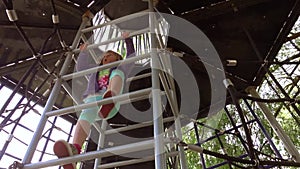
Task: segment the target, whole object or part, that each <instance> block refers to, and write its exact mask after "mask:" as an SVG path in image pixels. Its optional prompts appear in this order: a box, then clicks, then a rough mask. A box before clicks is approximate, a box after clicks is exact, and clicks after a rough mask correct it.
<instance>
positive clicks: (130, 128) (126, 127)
mask: <svg viewBox="0 0 300 169" xmlns="http://www.w3.org/2000/svg"><path fill="white" fill-rule="evenodd" d="M170 121H174V117H167V118H164V119H163V122H164V123H166V122H170ZM152 124H153V121H147V122H143V123H139V124H133V125H129V126H125V127H120V128H117V129H110V130H106V131H105V132H104V133H105V134H114V133H120V132H124V131H128V130H133V129H138V128H142V127H147V126H151V125H152Z"/></svg>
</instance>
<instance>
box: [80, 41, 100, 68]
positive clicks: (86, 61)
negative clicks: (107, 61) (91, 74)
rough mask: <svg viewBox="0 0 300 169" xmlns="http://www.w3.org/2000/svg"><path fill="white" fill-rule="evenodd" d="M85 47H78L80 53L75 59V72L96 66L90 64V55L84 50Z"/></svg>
mask: <svg viewBox="0 0 300 169" xmlns="http://www.w3.org/2000/svg"><path fill="white" fill-rule="evenodd" d="M85 47H86V44H84V45H83V46H81V47H80V49H81V52H80V53H79V56H78V58H77V64H76V69H77V71H82V70H85V69H89V68H92V67H95V66H97V64H96V63H91V62H90V60H91V55H90V53H89V52H88V51H87V50H85Z"/></svg>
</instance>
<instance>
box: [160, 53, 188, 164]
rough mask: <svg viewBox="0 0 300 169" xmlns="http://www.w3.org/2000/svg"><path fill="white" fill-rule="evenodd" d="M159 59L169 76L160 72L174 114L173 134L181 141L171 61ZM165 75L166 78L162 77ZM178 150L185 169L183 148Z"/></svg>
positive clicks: (168, 58)
mask: <svg viewBox="0 0 300 169" xmlns="http://www.w3.org/2000/svg"><path fill="white" fill-rule="evenodd" d="M160 58H161V62H162V64H163V65H162V67H163V69H164V70H165V71H166V72H167V71H168V73H169V74H165V73H164V71H160V73H161V74H160V79H161V82H162V85H163V87H164V90H165V91H166V95H167V99H168V101H169V104H170V106H171V110H172V112H173V114H174V117H175V132H176V136H177V138H178V139H179V140H182V132H181V128H182V126H181V121H180V112H179V109H178V103H177V97H176V91H175V90H176V89H175V84H174V80H173V79H172V76H171V75H172V73H173V72H172V67H171V61H170V55H168V54H162V56H161V57H160ZM164 75H166V77H167V79H166V77H165V76H164ZM167 80H168V82H169V84H170V88H171V90H170V89H169V87H168V85H167ZM178 150H179V159H180V167H181V169H186V168H187V164H186V158H185V154H184V147H183V146H182V145H179V146H178Z"/></svg>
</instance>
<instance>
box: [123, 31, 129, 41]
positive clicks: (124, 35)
mask: <svg viewBox="0 0 300 169" xmlns="http://www.w3.org/2000/svg"><path fill="white" fill-rule="evenodd" d="M129 34H130V33H129V32H123V33H122V37H123V38H124V39H126V38H128V37H129Z"/></svg>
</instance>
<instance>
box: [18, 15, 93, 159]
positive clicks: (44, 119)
mask: <svg viewBox="0 0 300 169" xmlns="http://www.w3.org/2000/svg"><path fill="white" fill-rule="evenodd" d="M88 21H89V17H87V15H86V16H85V17H82V23H81V25H80V27H79V31H78V32H77V34H76V36H75V39H74V41H73V43H72V46H71V49H74V48H75V47H76V46H77V45H78V43H79V40H80V36H81V32H80V30H81V29H83V28H84V27H85V26H86V25H87V23H88ZM71 61H72V53H71V52H69V53H68V54H67V57H66V60H65V62H64V64H63V66H62V69H61V71H60V76H62V75H64V74H65V73H66V72H67V70H68V68H69V65H70V63H71ZM61 84H62V79H61V78H58V79H57V80H56V82H55V85H54V87H53V89H52V91H51V93H50V96H49V98H48V100H47V103H46V106H45V108H44V111H43V113H42V116H41V119H40V122H39V124H38V126H37V129H36V131H35V133H34V135H33V137H32V140H31V142H30V144H29V146H28V149H27V151H26V154H25V156H24V158H23V161H22V162H23V163H24V164H28V163H30V162H31V160H32V157H33V154H34V151H35V149H36V147H37V145H38V142H39V140H40V137H41V135H42V132H43V129H44V127H45V125H46V122H47V119H48V117H47V116H46V113H47V112H48V111H51V110H52V107H53V105H54V103H55V101H56V98H57V96H58V94H59V91H60V89H61Z"/></svg>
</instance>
